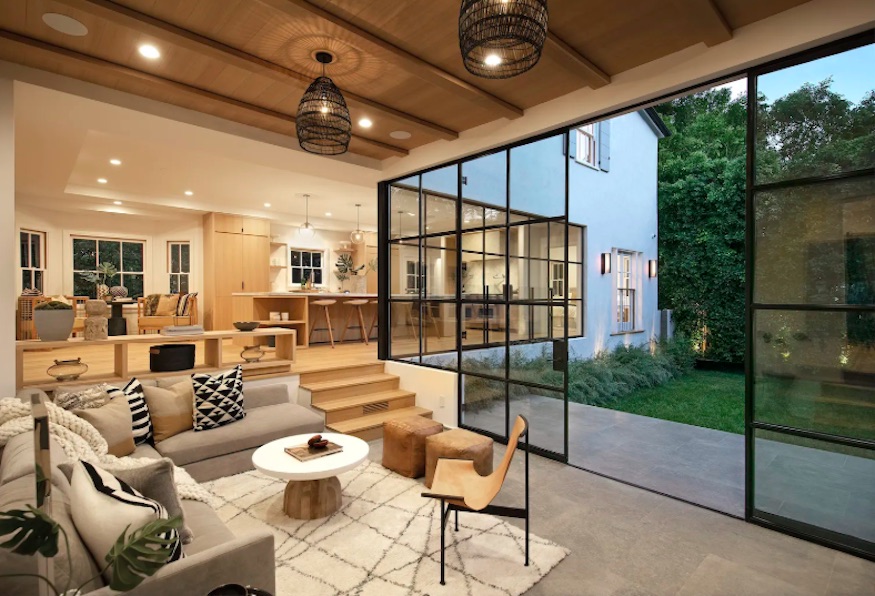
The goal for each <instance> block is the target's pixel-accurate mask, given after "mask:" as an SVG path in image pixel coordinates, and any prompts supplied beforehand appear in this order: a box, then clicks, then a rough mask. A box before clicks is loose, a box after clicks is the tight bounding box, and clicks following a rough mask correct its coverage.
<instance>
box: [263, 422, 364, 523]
mask: <svg viewBox="0 0 875 596" xmlns="http://www.w3.org/2000/svg"><path fill="white" fill-rule="evenodd" d="M311 436H313V435H294V436H291V437H283V438H282V439H277V440H275V441H271V442H270V443H267V444H265V445H263V446H261V447H259V448H258V449H256V450H255V453H253V454H252V464H253V465H254V466H255V469H256V470H258V471H259V472H261V473H262V474H266V475H267V476H271V477H273V478H280V479H282V480H287V481H288V483H287V484H286V490H285V493H284V495H283V511H284V512H285V514H286V515H288V516H289V517H292V518H295V519H318V518H321V517H328V516H329V515H331V514H332V513H334V512H335V511H337V510H338V509H340V507H341V505H342V504H343V499H342V496H341V490H340V480H339V479H338V478H337V476H338V475H339V474H342V473H343V472H346V471H348V470H352V469H353V468H355V467H356V466H358V465H359V464H360V463H362V462H363V461H364V460H365V459H366V458H367V457H368V452H369V451H370V447H369V446H368V444H367V443H366V442H364V441H362V440H361V439H359V438H358V437H352V436H350V435H343V434H338V433H322V437H323V438H325V439H328V440H329V441H332V442H334V443H337V444H338V445H340V446H342V447H343V451H341V452H340V453H333V454H331V455H326V456H324V457H318V458H316V459H313V460H310V461H307V462H302V461H299V460H297V459H295V458H294V457H292V456H291V455H289V454H288V453H286V452H285V448H286V447H297V446H299V445H303V444H305V443H306V442H307V439H309V438H310V437H311Z"/></svg>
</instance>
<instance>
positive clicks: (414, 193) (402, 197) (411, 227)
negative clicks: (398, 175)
mask: <svg viewBox="0 0 875 596" xmlns="http://www.w3.org/2000/svg"><path fill="white" fill-rule="evenodd" d="M411 181H412V180H411ZM416 184H418V180H417V181H416ZM389 207H390V218H389V220H390V229H391V237H392V238H410V237H414V236H419V190H418V188H417V187H416V186H403V185H400V184H399V185H397V186H396V185H393V186H392V187H390V189H389Z"/></svg>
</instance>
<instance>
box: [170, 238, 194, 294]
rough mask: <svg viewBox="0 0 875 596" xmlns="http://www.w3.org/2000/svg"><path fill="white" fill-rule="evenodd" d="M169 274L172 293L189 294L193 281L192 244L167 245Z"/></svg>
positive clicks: (174, 243)
mask: <svg viewBox="0 0 875 596" xmlns="http://www.w3.org/2000/svg"><path fill="white" fill-rule="evenodd" d="M167 273H169V274H170V293H171V294H188V292H189V285H190V284H189V282H190V279H191V244H190V243H189V242H168V243H167Z"/></svg>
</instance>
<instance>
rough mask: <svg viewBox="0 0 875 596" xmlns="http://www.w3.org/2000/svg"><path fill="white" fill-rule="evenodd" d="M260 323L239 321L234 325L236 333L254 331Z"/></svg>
mask: <svg viewBox="0 0 875 596" xmlns="http://www.w3.org/2000/svg"><path fill="white" fill-rule="evenodd" d="M260 324H261V323H259V322H258V321H239V322H237V323H234V326H235V327H236V328H237V330H238V331H254V330H255V329H258V326H259V325H260Z"/></svg>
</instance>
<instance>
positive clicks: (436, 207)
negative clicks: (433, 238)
mask: <svg viewBox="0 0 875 596" xmlns="http://www.w3.org/2000/svg"><path fill="white" fill-rule="evenodd" d="M456 203H457V201H456V200H455V199H447V198H444V197H438V196H435V195H431V194H426V195H425V209H426V211H425V233H426V234H437V233H441V232H455V230H456Z"/></svg>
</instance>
